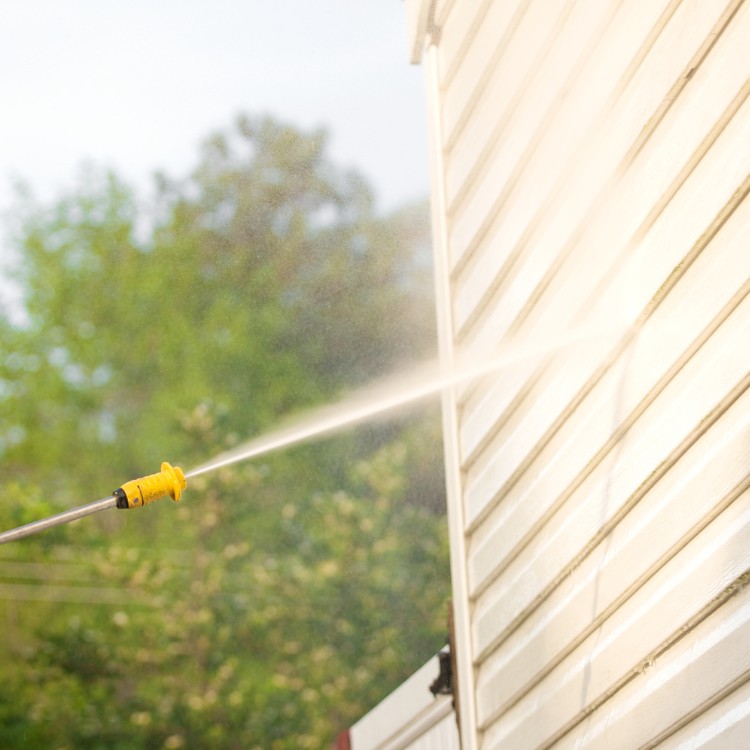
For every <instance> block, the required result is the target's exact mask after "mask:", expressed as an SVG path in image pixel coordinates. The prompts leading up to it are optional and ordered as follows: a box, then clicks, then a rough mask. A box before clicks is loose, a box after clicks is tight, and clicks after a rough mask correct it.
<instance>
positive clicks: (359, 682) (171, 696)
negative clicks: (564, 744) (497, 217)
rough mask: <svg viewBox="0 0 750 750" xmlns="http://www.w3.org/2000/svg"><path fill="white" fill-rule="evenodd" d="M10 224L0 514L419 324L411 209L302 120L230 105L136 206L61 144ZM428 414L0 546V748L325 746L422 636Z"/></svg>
mask: <svg viewBox="0 0 750 750" xmlns="http://www.w3.org/2000/svg"><path fill="white" fill-rule="evenodd" d="M13 235H14V241H15V246H16V248H17V250H18V252H19V256H20V258H21V266H20V270H19V274H18V279H19V283H20V284H21V286H22V289H23V291H24V295H25V297H24V299H25V305H26V312H27V316H28V320H27V322H26V323H25V324H24V325H21V326H18V325H16V326H14V325H12V324H11V323H10V322H8V321H7V320H0V342H1V345H2V347H3V350H4V351H5V352H6V356H4V357H3V358H0V455H1V456H2V460H3V464H4V472H3V478H2V480H0V490H2V492H3V500H2V502H0V525H1V527H2V528H7V527H11V526H15V525H18V524H19V523H24V522H26V521H29V520H33V519H34V518H38V517H41V516H44V515H48V514H49V513H51V512H54V511H55V510H57V509H60V508H62V507H70V506H71V505H76V504H81V503H83V502H87V501H89V500H93V499H95V498H96V497H100V496H103V495H106V494H108V493H109V492H111V491H112V490H113V489H114V487H115V486H117V484H118V483H120V482H122V481H124V480H127V479H130V478H132V477H134V476H139V475H141V474H143V473H148V472H150V471H154V470H155V469H156V465H158V462H159V461H160V460H162V458H168V459H170V460H172V461H175V462H176V463H179V464H180V465H182V466H184V467H186V468H189V467H190V466H192V465H195V464H197V463H200V462H202V461H205V460H206V459H207V458H209V457H210V456H212V455H215V454H216V453H218V452H220V451H222V450H224V449H226V448H227V447H231V446H232V445H233V444H235V443H236V442H237V441H238V440H240V439H241V438H243V437H246V436H248V437H249V436H251V435H253V434H258V433H260V432H262V431H263V430H265V429H267V428H270V427H273V426H274V425H275V424H276V423H277V421H278V420H279V418H280V417H282V416H283V415H286V414H287V413H289V412H292V411H295V410H302V409H304V408H305V407H307V406H310V405H312V404H316V403H320V402H323V401H326V400H330V399H334V398H336V397H337V396H338V394H340V393H341V392H342V391H343V390H345V389H347V388H352V387H354V386H357V385H358V384H361V383H363V382H365V381H367V380H369V379H372V378H375V377H377V376H378V375H379V374H382V373H385V372H389V371H390V370H392V369H394V368H397V367H398V366H399V365H400V364H402V363H406V362H408V361H410V360H412V361H413V360H418V359H421V358H422V357H424V356H425V355H426V354H429V353H431V351H432V349H433V339H434V335H433V328H432V318H433V314H432V303H431V296H430V269H429V265H428V262H427V258H428V256H429V253H428V239H427V238H428V227H427V222H426V218H425V211H424V208H423V207H421V208H410V209H405V210H403V211H399V212H397V213H395V214H393V215H390V216H385V217H384V216H379V215H377V214H375V212H374V209H373V201H372V197H371V194H370V191H369V189H368V188H367V186H366V184H365V183H364V181H363V180H362V178H361V177H358V176H357V175H356V174H352V173H347V172H344V171H342V170H340V169H338V168H337V167H336V166H335V165H333V164H332V163H331V162H330V161H329V159H328V158H327V156H326V153H325V135H324V134H323V133H322V132H318V133H313V134H303V133H300V132H298V131H296V130H295V129H293V128H291V127H289V126H286V125H282V124H279V123H276V122H274V121H272V120H270V119H261V120H248V119H247V118H242V119H240V120H239V121H238V123H237V126H236V128H235V130H234V132H233V133H232V134H231V135H229V136H216V137H214V138H212V139H211V140H210V141H209V142H208V143H207V145H206V147H205V149H204V153H203V156H202V159H201V162H200V164H199V167H198V168H197V170H196V171H195V173H194V174H193V175H192V176H191V178H189V179H187V180H184V181H173V180H169V179H167V178H165V177H160V178H159V179H158V190H157V192H156V196H155V198H154V200H153V201H152V202H151V203H150V204H149V205H146V206H144V205H143V202H142V201H141V200H139V199H137V197H136V196H135V195H134V194H133V192H132V191H131V190H130V189H129V188H128V186H127V185H125V184H124V183H123V182H122V181H121V180H119V179H118V178H117V177H116V176H115V175H113V174H108V173H103V172H101V171H99V170H96V169H93V168H89V169H87V170H85V171H84V172H83V173H82V177H81V181H80V184H79V186H78V187H77V189H76V190H74V191H73V192H71V194H69V195H68V196H66V197H64V198H63V199H61V200H60V201H58V202H56V203H55V204H54V205H52V206H49V207H48V206H40V205H38V204H36V203H34V202H33V201H32V200H31V199H26V200H25V201H24V203H23V205H22V206H20V207H19V210H18V212H17V214H16V222H15V224H14V227H13ZM436 424H437V422H436V413H435V410H433V411H432V412H430V413H429V414H427V416H421V417H417V418H413V419H411V420H408V421H406V422H403V421H402V422H399V423H396V424H392V425H390V426H388V427H382V426H381V427H376V428H370V429H365V430H360V431H358V432H356V433H353V434H348V435H346V436H343V437H341V436H340V437H338V438H335V439H331V440H327V441H325V442H322V443H320V444H316V445H308V446H299V447H297V448H295V449H294V450H290V451H286V452H284V453H279V454H277V455H273V456H269V457H265V458H264V459H263V460H261V461H258V462H252V463H248V464H243V465H238V466H235V467H231V468H226V469H223V470H221V471H219V472H216V473H215V474H212V475H207V476H205V477H199V478H196V479H195V480H193V481H191V484H190V488H189V492H188V493H187V494H186V496H185V499H184V500H183V501H182V502H181V504H180V505H179V506H177V507H176V508H170V507H160V506H159V505H157V506H154V507H150V508H147V509H146V510H144V511H140V512H132V513H120V512H117V513H115V512H107V513H103V514H101V517H92V518H91V519H87V520H86V521H83V522H80V523H78V524H75V525H71V526H66V527H61V528H59V529H56V530H53V531H50V532H47V533H45V534H44V535H40V536H38V537H33V538H30V539H29V540H26V541H25V542H23V543H19V544H16V545H8V546H7V547H0V596H2V597H3V602H2V603H0V617H2V618H4V620H5V625H6V628H5V634H6V637H5V639H4V643H3V647H2V650H0V670H2V673H3V674H4V675H6V674H7V675H8V676H9V677H8V679H7V680H6V681H5V682H4V684H2V686H0V745H3V746H5V745H8V746H16V745H18V744H19V738H22V739H23V741H24V742H25V743H26V744H27V746H29V747H51V746H55V747H60V748H62V747H71V748H73V747H75V748H100V747H101V748H116V747H123V748H126V747H127V748H160V747H243V748H245V747H254V746H257V747H262V748H293V747H295V748H296V747H325V746H326V744H327V742H328V739H329V738H330V736H331V735H332V733H333V732H334V731H335V730H336V729H338V728H340V727H341V726H345V725H347V724H348V723H350V722H351V721H353V720H355V719H356V718H357V716H358V715H359V714H361V713H362V712H363V711H364V710H366V709H367V708H368V707H369V706H371V705H372V704H373V703H374V702H375V701H377V700H378V699H379V698H380V697H382V696H383V695H384V694H386V693H387V692H388V691H389V690H390V689H392V688H393V687H394V686H395V685H396V684H397V683H398V682H399V681H400V680H401V679H403V677H405V676H406V675H407V674H408V673H409V672H410V671H411V670H412V669H413V668H414V667H416V666H417V665H418V664H420V663H421V662H422V661H423V660H424V659H426V658H427V657H428V656H429V654H430V653H431V652H433V651H435V650H437V648H439V647H440V645H441V643H442V637H443V633H442V631H443V629H444V623H443V616H444V600H445V598H446V597H447V585H448V581H447V551H446V542H445V530H444V528H443V526H444V522H443V519H442V517H441V516H440V514H436V513H435V508H439V507H440V506H441V502H440V496H441V489H440V484H441V483H440V482H439V481H436V480H435V478H436V477H437V478H438V480H439V478H440V470H439V467H440V457H441V450H440V445H439V443H440V439H439V434H438V432H437V430H436ZM428 479H429V480H430V481H428ZM436 496H438V501H437V502H436V500H435V497H436ZM41 581H44V582H45V584H46V585H44V586H42V585H39V584H40V582H41Z"/></svg>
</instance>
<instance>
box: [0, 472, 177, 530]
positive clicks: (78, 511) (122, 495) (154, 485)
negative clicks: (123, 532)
mask: <svg viewBox="0 0 750 750" xmlns="http://www.w3.org/2000/svg"><path fill="white" fill-rule="evenodd" d="M186 488H187V481H186V480H185V475H184V474H183V473H182V469H180V468H179V467H177V466H172V465H171V464H169V463H167V462H166V461H164V463H162V465H161V471H159V472H158V473H157V474H150V475H149V476H146V477H141V478H140V479H133V480H131V481H130V482H125V484H123V485H122V487H120V488H119V489H116V490H115V491H114V492H113V493H112V494H111V495H110V496H109V497H105V498H103V499H102V500H97V501H95V502H93V503H89V504H88V505H81V506H80V507H78V508H72V509H71V510H66V511H64V512H62V513H58V514H57V515H54V516H50V517H49V518H43V519H41V520H39V521H33V522H32V523H27V524H25V525H24V526H19V527H18V528H15V529H10V531H4V532H3V533H1V534H0V544H5V543H6V542H14V541H15V540H16V539H22V538H23V537H25V536H29V535H31V534H37V533H38V532H40V531H44V530H45V529H51V528H52V527H53V526H60V525H61V524H64V523H70V522H71V521H77V520H78V519H79V518H84V517H85V516H90V515H91V514H92V513H98V512H99V511H100V510H106V509H107V508H119V509H120V510H126V509H127V508H142V507H143V506H144V505H148V504H149V503H153V502H154V500H159V499H160V498H162V497H171V498H172V500H174V501H175V502H179V500H180V495H181V493H182V490H184V489H186Z"/></svg>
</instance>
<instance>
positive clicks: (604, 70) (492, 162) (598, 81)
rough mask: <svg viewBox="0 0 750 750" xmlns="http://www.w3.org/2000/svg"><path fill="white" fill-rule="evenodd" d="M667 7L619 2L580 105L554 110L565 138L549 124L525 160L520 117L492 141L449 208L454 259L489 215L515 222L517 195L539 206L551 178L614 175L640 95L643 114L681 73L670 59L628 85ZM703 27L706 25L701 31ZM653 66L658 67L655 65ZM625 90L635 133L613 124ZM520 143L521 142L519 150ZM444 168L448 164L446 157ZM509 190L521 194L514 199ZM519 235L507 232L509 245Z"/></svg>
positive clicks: (566, 181)
mask: <svg viewBox="0 0 750 750" xmlns="http://www.w3.org/2000/svg"><path fill="white" fill-rule="evenodd" d="M671 7H672V6H671V5H669V4H668V3H667V0H659V1H658V2H654V3H652V4H649V5H648V6H645V7H644V6H643V5H642V4H633V3H624V4H623V5H622V6H621V9H620V13H619V14H618V17H617V18H616V19H615V20H614V21H613V23H612V28H616V29H618V30H619V33H618V34H613V35H612V36H611V38H610V39H609V40H608V42H609V43H607V44H605V45H602V47H600V49H601V51H602V54H601V57H600V58H599V59H598V62H599V64H598V65H595V64H592V65H590V66H588V67H587V69H586V70H587V71H591V72H589V73H588V76H590V77H586V78H584V79H582V80H580V81H579V82H578V83H577V85H576V86H575V87H574V89H573V91H572V92H571V99H572V100H574V99H577V98H578V99H579V101H578V103H579V105H580V106H579V109H577V110H576V109H573V108H572V105H573V104H575V103H576V102H574V101H571V102H570V104H569V105H568V106H566V108H564V109H563V110H562V111H561V113H558V115H557V118H558V121H559V118H560V117H564V118H565V119H564V120H563V122H564V123H565V125H564V126H563V127H562V128H561V130H562V132H564V133H569V136H568V138H569V142H567V143H566V142H564V141H563V140H562V139H560V140H558V139H556V137H555V127H550V128H549V129H548V134H547V136H546V137H547V143H548V146H547V147H546V148H542V149H536V144H535V150H540V151H541V153H540V155H539V157H538V158H536V159H532V160H531V161H530V160H529V158H530V155H527V154H525V152H524V148H523V143H524V141H526V142H528V139H529V133H528V132H527V131H526V130H525V129H522V128H521V127H520V125H516V126H515V130H514V131H511V135H512V136H513V137H512V138H511V137H510V136H509V135H506V137H504V138H503V139H501V140H500V142H499V143H498V146H497V148H495V149H493V152H492V154H491V155H490V156H488V158H487V161H488V163H487V166H486V167H485V168H484V169H483V170H482V174H481V176H479V177H478V179H476V181H475V184H473V185H472V189H471V192H470V194H468V195H467V198H466V200H465V201H463V202H462V203H461V206H460V207H459V208H457V209H456V210H455V211H454V214H453V215H452V225H451V232H450V246H451V257H452V260H453V263H454V266H456V267H457V266H459V265H460V264H461V263H463V262H465V259H466V257H467V256H469V255H470V254H472V253H473V252H474V251H475V250H476V248H477V245H478V244H479V242H480V241H481V240H482V239H483V238H484V237H485V236H486V235H487V233H488V230H489V229H490V226H491V224H492V222H494V221H497V220H498V217H510V218H511V219H513V224H514V225H515V223H516V222H515V214H516V213H517V212H523V210H524V205H523V203H522V202H521V200H520V199H521V197H522V196H524V197H525V198H527V199H529V200H532V202H533V205H534V206H536V207H538V206H539V204H540V203H541V202H542V199H543V198H544V196H545V195H546V194H547V192H548V191H549V190H550V189H551V188H552V187H553V186H555V185H558V186H559V187H560V189H562V190H565V191H566V190H567V188H568V187H570V185H571V183H572V182H575V181H580V180H581V179H582V178H585V179H587V180H589V181H592V182H593V181H595V180H596V179H597V176H598V174H599V172H601V171H603V172H605V175H606V176H607V177H609V176H611V174H612V171H613V169H614V167H615V166H616V165H617V163H618V162H619V161H620V159H621V158H622V157H621V156H618V155H617V152H618V146H619V144H620V143H621V142H622V144H623V146H624V149H625V151H626V150H627V149H628V148H629V147H630V146H631V145H632V143H633V142H634V141H635V140H636V138H637V136H638V130H639V129H640V128H642V127H643V125H644V124H645V122H646V120H645V119H644V117H643V113H642V109H641V107H640V106H638V104H639V100H643V99H644V98H645V99H646V100H647V101H653V105H652V106H651V107H648V106H647V107H646V111H647V113H648V114H647V115H646V118H648V117H649V116H650V114H651V112H653V111H654V109H655V108H656V107H658V105H659V102H660V101H662V99H663V96H664V94H666V91H668V90H669V86H671V85H672V83H673V82H674V80H675V77H676V75H677V74H678V73H677V72H675V73H674V74H672V75H670V74H669V69H671V66H670V68H669V69H668V71H666V72H667V75H666V76H665V75H664V74H663V73H662V74H659V75H657V76H656V78H655V80H654V81H649V82H648V83H649V85H648V86H643V85H632V82H633V81H634V80H635V81H638V80H640V79H641V76H642V75H643V74H642V73H641V75H639V72H640V71H641V70H642V69H643V59H642V58H643V56H644V55H645V58H648V54H647V52H648V49H646V50H644V39H650V37H649V31H650V30H651V29H652V27H653V26H654V24H655V23H656V22H657V19H659V17H660V14H661V13H662V12H663V11H664V9H665V8H667V9H668V10H669V9H671ZM669 28H671V27H669ZM706 31H707V30H703V32H704V34H705V33H706ZM656 41H658V37H657V39H656ZM654 73H655V74H657V73H658V71H654ZM664 78H666V82H665V85H666V86H667V88H666V89H665V90H664V92H663V93H662V92H661V90H660V89H661V82H662V80H663V79H664ZM623 94H625V95H626V96H627V97H628V98H630V97H634V99H635V101H634V102H632V104H633V105H635V106H632V107H631V108H630V109H629V110H625V109H623V110H622V111H624V112H629V116H630V118H631V119H632V120H633V121H634V122H635V123H636V125H635V128H636V130H635V133H633V134H630V133H629V132H627V133H622V132H620V131H619V130H618V128H616V127H613V126H612V125H611V124H610V113H611V110H612V109H613V108H614V107H615V105H616V103H617V101H618V100H619V99H620V98H621V97H622V96H623ZM553 125H554V123H553ZM595 139H598V140H599V142H600V143H601V144H602V145H603V150H604V153H603V154H597V157H598V158H597V159H591V158H588V157H587V156H586V154H589V155H590V154H592V147H593V146H594V141H595ZM577 147H578V148H577ZM519 148H520V150H516V149H519ZM561 156H567V157H568V159H567V160H561V158H560V157H561ZM602 158H607V161H605V162H603V163H601V164H600V163H599V162H600V160H601V159H602ZM548 160H549V164H547V161H548ZM562 167H565V169H562ZM447 169H450V165H448V166H447ZM519 173H524V174H525V175H526V179H525V182H524V183H523V185H524V187H522V188H521V189H516V190H514V191H512V192H511V188H514V187H515V186H516V183H517V182H518V180H519V178H520V177H521V174H519ZM530 173H533V174H534V179H529V174H530ZM560 174H562V177H560V178H559V179H558V180H557V181H556V180H555V179H554V178H555V177H558V176H559V175H560ZM545 186H546V188H545ZM584 187H585V186H584ZM583 195H584V196H586V195H589V192H584V194H583ZM598 195H599V192H598V191H594V192H593V193H592V196H593V197H594V198H596V197H597V196H598ZM514 197H517V198H518V200H514ZM519 236H520V234H519ZM516 241H517V240H516ZM516 241H514V240H513V238H512V237H511V238H510V242H511V244H512V245H513V246H515V244H516Z"/></svg>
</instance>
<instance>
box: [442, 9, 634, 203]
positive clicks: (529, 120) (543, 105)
mask: <svg viewBox="0 0 750 750" xmlns="http://www.w3.org/2000/svg"><path fill="white" fill-rule="evenodd" d="M622 2H623V0H610V2H602V0H578V2H576V3H575V4H574V5H573V7H572V10H571V11H570V14H569V16H568V17H567V18H564V17H562V16H561V17H560V18H558V19H554V18H552V17H551V18H550V20H551V21H555V23H554V25H553V27H552V29H551V30H550V37H551V38H550V39H549V40H547V41H548V44H543V45H542V47H541V49H540V51H539V60H538V61H537V64H536V66H535V67H534V68H532V70H531V71H530V72H529V74H528V75H527V77H526V80H525V81H523V80H518V74H517V70H516V68H517V59H515V58H514V57H513V56H512V55H510V54H506V55H504V56H503V58H502V59H501V60H500V61H499V63H498V65H497V66H496V67H495V69H494V70H493V71H492V74H491V77H490V78H489V80H488V82H487V85H486V87H485V88H484V89H483V91H482V93H481V96H480V97H479V99H478V101H477V105H476V108H475V110H474V112H472V116H471V118H470V119H469V120H468V121H467V123H466V126H465V128H464V130H463V132H462V134H461V138H459V139H458V141H457V142H456V144H455V147H454V148H453V149H452V151H451V153H450V157H449V158H448V160H447V170H446V176H445V181H446V191H447V197H448V208H449V211H450V212H454V211H455V209H456V205H457V203H458V202H460V200H461V197H462V196H463V195H464V193H465V192H466V191H467V190H469V188H470V186H471V185H472V183H475V182H476V181H477V177H478V171H481V169H482V168H483V165H485V164H486V161H487V158H488V156H489V155H490V151H491V148H492V147H493V145H494V144H495V143H496V142H497V140H498V139H499V138H500V136H501V135H502V134H503V133H504V131H506V129H510V130H511V136H510V137H509V138H506V140H510V141H513V142H514V143H515V142H516V141H519V139H522V142H524V143H526V142H527V141H529V140H530V141H534V140H535V139H537V138H538V135H539V130H546V131H547V132H548V131H549V130H552V129H553V128H554V131H555V133H554V134H555V140H556V141H557V142H558V143H559V144H562V146H563V148H562V149H560V150H561V151H563V152H564V154H566V155H567V156H570V152H571V147H572V144H573V143H574V142H577V140H578V138H579V136H580V134H581V132H582V131H583V128H582V127H581V125H582V123H584V124H588V113H589V112H596V111H597V110H598V109H599V108H600V106H601V104H602V103H603V102H604V101H605V100H606V98H607V95H608V92H607V90H606V89H604V88H603V87H602V86H601V85H598V86H597V85H591V84H592V83H594V81H595V79H596V76H601V73H600V72H598V70H596V69H594V71H592V73H590V74H589V76H587V77H586V78H588V79H589V80H584V81H583V86H577V87H576V83H577V81H576V78H577V77H578V75H579V74H580V73H582V72H584V71H585V70H586V63H587V62H589V58H590V57H591V55H592V53H593V52H594V50H595V49H596V48H597V47H598V48H599V49H600V50H601V49H602V46H603V44H605V43H606V42H607V35H606V31H607V27H608V26H609V25H610V23H611V22H612V20H613V18H614V16H615V14H616V11H617V9H618V7H619V6H620V5H621V4H622ZM550 15H551V14H550ZM610 31H611V29H610ZM509 52H510V50H509ZM521 53H522V48H521V50H517V55H518V54H521ZM597 63H598V60H597V59H596V58H594V59H592V60H590V65H593V66H596V65H597ZM591 79H594V80H591ZM574 87H576V88H574ZM570 99H575V100H576V104H577V107H576V110H577V111H576V113H575V115H574V116H575V123H574V124H573V127H572V128H569V127H566V125H567V123H565V124H564V126H563V128H561V127H560V122H559V121H560V119H561V118H555V117H554V116H555V115H556V113H557V112H558V111H559V109H560V107H561V106H562V105H563V104H565V107H566V108H567V109H568V110H569V109H570V108H571V104H570V103H569V100H570ZM592 99H593V100H594V101H592ZM551 120H554V121H553V122H552V123H551V122H550V121H551ZM561 129H562V130H563V131H565V132H564V133H563V134H562V137H561V134H560V133H559V132H558V131H559V130H561ZM518 131H521V132H520V133H519V132H518ZM513 133H516V134H517V135H516V137H515V138H514V137H513V135H512V134H513ZM506 150H507V151H509V153H515V154H517V155H520V154H521V153H523V148H522V147H521V146H520V145H519V146H517V147H515V150H514V148H513V147H511V148H510V149H506Z"/></svg>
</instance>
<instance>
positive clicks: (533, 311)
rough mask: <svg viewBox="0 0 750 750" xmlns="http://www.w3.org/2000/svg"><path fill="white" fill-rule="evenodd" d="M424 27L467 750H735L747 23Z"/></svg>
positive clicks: (743, 444)
mask: <svg viewBox="0 0 750 750" xmlns="http://www.w3.org/2000/svg"><path fill="white" fill-rule="evenodd" d="M434 20H435V22H436V24H437V26H438V27H439V28H437V29H436V28H433V29H432V30H431V36H430V38H429V39H428V40H427V43H428V44H429V45H431V48H430V49H429V50H428V54H427V55H426V59H425V62H424V65H425V67H426V75H427V79H428V94H429V98H430V106H431V113H432V114H431V122H430V128H431V144H432V146H431V148H432V152H433V153H432V163H433V216H434V226H435V241H436V268H437V271H436V275H437V283H438V290H439V291H440V294H439V295H438V318H439V322H440V329H441V330H440V334H441V351H442V355H443V358H444V359H445V360H446V361H448V362H450V361H451V360H452V359H453V358H454V357H456V356H457V355H458V353H463V352H469V353H472V354H473V355H475V356H480V357H490V356H500V355H502V354H503V353H504V352H505V353H508V354H509V355H514V356H515V355H521V354H523V353H524V352H526V353H527V354H528V356H526V357H525V358H524V357H521V356H519V357H518V358H517V361H514V362H513V363H512V364H509V365H508V366H506V367H503V368H502V369H499V370H498V371H497V372H496V373H494V374H492V375H491V376H489V377H486V378H484V379H483V380H481V381H479V382H477V383H474V384H471V385H470V386H466V387H463V388H460V389H457V390H456V391H455V392H454V393H452V394H449V395H448V396H447V397H446V399H445V402H444V409H445V410H446V416H445V419H444V424H445V426H446V430H448V431H449V434H447V435H446V445H447V446H448V447H447V455H446V463H447V470H448V483H449V504H450V506H451V507H450V508H449V520H450V524H451V539H452V546H453V549H452V554H453V556H454V558H456V559H454V561H453V566H452V571H453V577H454V598H456V599H457V602H456V607H457V618H456V628H457V637H458V638H459V640H462V642H463V646H461V647H462V648H463V651H459V670H460V672H461V674H460V678H461V680H463V686H464V687H463V695H464V698H465V699H462V709H464V708H465V711H464V716H462V734H463V740H464V746H465V748H473V747H477V748H480V747H481V748H511V749H512V750H523V748H548V747H556V748H557V747H559V748H567V747H571V748H573V747H575V748H598V747H602V748H604V747H607V748H634V747H653V746H656V745H657V744H660V746H664V747H675V748H676V747H695V748H699V747H700V748H703V747H722V748H725V747H730V748H733V747H737V748H741V747H744V746H745V744H746V737H747V736H748V734H747V733H748V731H750V718H748V717H749V716H750V693H749V692H748V679H749V678H750V649H748V648H747V646H746V644H747V643H748V628H750V598H749V597H750V592H749V591H748V589H747V588H746V583H747V579H748V578H749V577H750V576H749V575H748V571H750V391H749V389H748V386H750V368H748V361H749V359H748V352H749V351H750V346H749V345H750V200H748V199H747V194H748V192H749V191H750V97H749V96H748V94H750V53H749V52H748V43H747V40H748V39H750V3H749V2H741V1H740V0H736V1H734V2H728V1H727V0H722V1H718V0H672V1H671V2H670V1H669V0H635V1H630V2H625V1H624V0H553V1H552V2H550V1H549V0H504V1H503V2H494V1H493V0H484V1H483V0H470V1H469V0H467V2H465V3H464V2H453V3H438V6H437V7H436V8H435V9H434ZM462 661H463V664H462V663H461V662H462ZM467 689H468V690H469V691H470V692H471V695H467V694H466V691H467Z"/></svg>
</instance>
